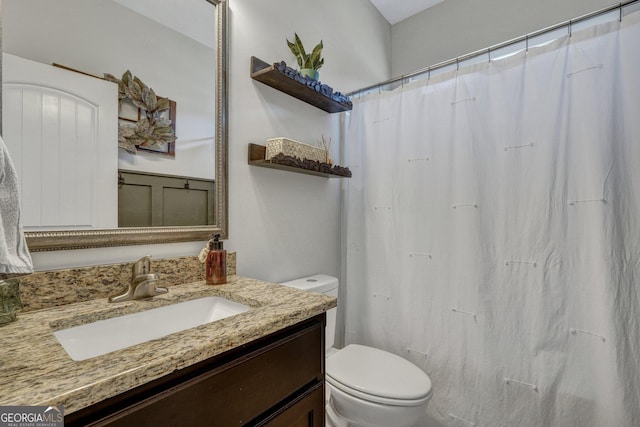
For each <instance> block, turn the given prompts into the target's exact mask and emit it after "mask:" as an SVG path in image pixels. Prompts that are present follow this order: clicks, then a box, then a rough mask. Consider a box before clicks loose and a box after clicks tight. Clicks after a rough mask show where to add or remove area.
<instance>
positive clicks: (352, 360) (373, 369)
mask: <svg viewBox="0 0 640 427" xmlns="http://www.w3.org/2000/svg"><path fill="white" fill-rule="evenodd" d="M326 379H327V382H329V384H331V385H332V386H333V387H335V388H337V389H339V390H341V391H343V392H344V393H347V394H349V395H352V396H354V397H357V398H359V399H363V400H366V401H369V402H375V403H381V404H385V405H395V406H420V405H423V404H424V403H426V402H427V401H428V400H429V398H430V397H431V380H430V379H429V377H428V376H427V374H425V373H424V372H423V371H422V370H420V368H418V367H417V366H415V365H414V364H413V363H411V362H409V361H408V360H405V359H403V358H402V357H399V356H397V355H395V354H392V353H389V352H386V351H384V350H380V349H376V348H372V347H367V346H362V345H357V344H351V345H348V346H346V347H345V348H343V349H342V350H340V351H338V352H337V353H335V354H333V355H332V356H331V357H329V358H328V359H327V362H326Z"/></svg>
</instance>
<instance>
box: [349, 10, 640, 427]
mask: <svg viewBox="0 0 640 427" xmlns="http://www.w3.org/2000/svg"><path fill="white" fill-rule="evenodd" d="M347 140H348V144H349V146H348V150H347V151H348V156H349V159H348V163H349V165H350V167H351V169H352V171H353V175H354V176H353V178H352V179H351V180H350V181H349V184H348V203H347V218H348V220H347V224H348V225H347V239H346V250H347V267H346V271H347V274H346V306H345V310H344V313H345V342H346V343H347V344H348V343H362V344H367V345H372V346H376V347H379V348H383V349H386V350H388V351H391V352H394V353H396V354H400V355H402V356H404V357H406V358H408V359H409V360H411V361H413V362H414V363H415V364H417V365H418V366H419V367H421V368H422V369H423V370H424V371H425V372H426V373H427V374H428V375H429V376H430V378H431V380H432V382H433V392H434V395H433V398H432V400H431V402H430V404H429V408H428V414H429V417H428V418H429V419H430V420H431V422H433V423H434V425H438V426H462V427H465V426H489V427H498V426H506V427H516V426H517V427H523V426H531V427H538V426H563V427H564V426H576V427H577V426H579V427H589V426H593V427H624V426H629V427H633V426H640V280H639V278H640V13H634V14H631V15H628V16H626V17H625V18H624V19H623V21H622V22H612V23H607V24H601V25H598V26H595V27H592V28H589V29H586V30H583V31H581V32H578V33H574V34H572V36H571V37H569V36H567V37H565V38H562V39H559V40H556V41H554V42H552V43H550V44H548V45H546V46H543V47H538V48H535V49H530V50H529V52H527V53H525V52H521V53H519V54H515V55H513V56H511V57H508V58H506V59H502V60H496V61H491V62H489V63H484V64H478V65H474V66H472V67H470V68H466V69H461V70H460V71H458V72H451V73H449V74H447V75H442V76H438V77H437V78H432V79H431V80H430V81H428V82H422V83H416V84H414V85H412V86H405V87H403V88H400V89H397V90H396V91H393V92H387V93H381V94H376V95H368V96H365V97H363V98H362V99H355V100H354V109H353V112H352V113H351V117H350V124H349V130H348V139H347Z"/></svg>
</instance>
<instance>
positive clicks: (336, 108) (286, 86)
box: [251, 56, 351, 113]
mask: <svg viewBox="0 0 640 427" xmlns="http://www.w3.org/2000/svg"><path fill="white" fill-rule="evenodd" d="M251 78H252V79H254V80H257V81H259V82H261V83H264V84H266V85H267V86H271V87H272V88H275V89H278V90H279V91H281V92H284V93H286V94H288V95H291V96H293V97H294V98H298V99H299V100H301V101H304V102H306V103H307V104H311V105H313V106H314V107H317V108H320V109H321V110H324V111H326V112H327V113H340V112H343V111H349V110H351V106H350V105H345V104H341V103H339V102H336V101H334V100H333V99H331V98H329V97H327V96H325V95H323V94H321V93H320V92H316V91H315V90H313V89H311V88H309V87H307V86H306V85H304V84H302V83H300V82H297V81H295V80H294V79H292V78H290V77H288V76H286V75H284V74H283V73H281V72H280V71H278V70H277V69H276V68H275V67H274V66H273V64H267V63H266V62H264V61H262V60H261V59H258V58H256V57H255V56H252V57H251Z"/></svg>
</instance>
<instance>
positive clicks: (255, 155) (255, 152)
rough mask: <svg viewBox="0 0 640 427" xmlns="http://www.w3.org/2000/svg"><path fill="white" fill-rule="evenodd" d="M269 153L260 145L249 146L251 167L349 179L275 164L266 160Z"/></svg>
mask: <svg viewBox="0 0 640 427" xmlns="http://www.w3.org/2000/svg"><path fill="white" fill-rule="evenodd" d="M266 152H267V147H265V146H264V145H258V144H251V143H250V144H249V158H248V160H249V164H250V165H251V166H259V167H262V168H269V169H280V170H283V171H289V172H296V173H302V174H305V175H314V176H321V177H324V178H348V177H346V176H342V175H336V174H332V173H324V172H318V171H314V170H309V169H303V168H297V167H294V166H286V165H281V164H279V163H273V162H272V161H271V160H265V159H264V158H265V154H266Z"/></svg>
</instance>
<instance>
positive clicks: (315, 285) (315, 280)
mask: <svg viewBox="0 0 640 427" xmlns="http://www.w3.org/2000/svg"><path fill="white" fill-rule="evenodd" d="M281 284H282V285H285V286H290V287H292V288H297V289H302V290H305V291H311V292H318V293H321V294H325V295H329V296H332V297H336V298H337V297H338V279H337V278H335V277H332V276H328V275H326V274H316V275H313V276H308V277H301V278H300V279H295V280H291V281H289V282H284V283H281ZM337 313H338V309H337V308H332V309H331V310H329V311H327V326H326V327H325V348H326V349H327V350H328V349H330V348H331V347H333V342H334V340H335V336H336V315H337Z"/></svg>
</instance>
